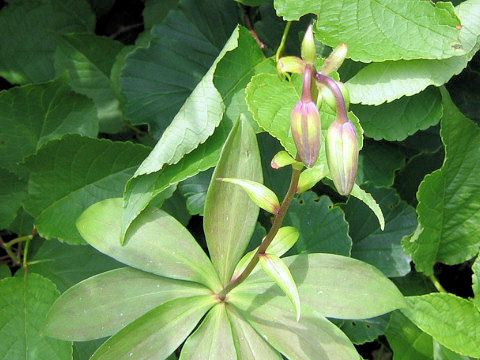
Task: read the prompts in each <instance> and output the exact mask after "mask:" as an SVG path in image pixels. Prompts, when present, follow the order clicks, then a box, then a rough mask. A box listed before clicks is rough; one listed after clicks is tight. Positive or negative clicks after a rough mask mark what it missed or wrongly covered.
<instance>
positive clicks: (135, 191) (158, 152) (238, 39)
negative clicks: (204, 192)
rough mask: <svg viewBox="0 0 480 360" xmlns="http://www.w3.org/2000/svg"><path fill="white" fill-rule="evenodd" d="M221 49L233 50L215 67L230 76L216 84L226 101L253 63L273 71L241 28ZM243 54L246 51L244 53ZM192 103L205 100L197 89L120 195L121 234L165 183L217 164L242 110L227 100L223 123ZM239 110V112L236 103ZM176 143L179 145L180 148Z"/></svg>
mask: <svg viewBox="0 0 480 360" xmlns="http://www.w3.org/2000/svg"><path fill="white" fill-rule="evenodd" d="M225 49H234V50H232V51H230V52H227V53H226V54H225V61H228V63H227V65H223V61H222V60H220V61H219V62H218V69H222V71H221V72H220V74H223V73H224V72H226V73H227V74H228V76H226V75H225V76H223V78H222V81H221V86H220V82H219V85H218V89H219V91H220V95H221V96H222V98H224V101H227V100H228V99H229V96H232V95H233V94H237V93H239V92H240V93H241V92H242V91H243V88H244V87H245V83H246V82H248V81H249V79H250V77H251V76H252V75H253V74H255V72H256V71H257V70H258V69H257V67H260V65H261V64H264V65H265V66H267V65H268V66H269V68H270V69H271V70H273V71H275V68H274V66H272V64H271V62H270V61H268V60H267V59H265V57H264V56H263V54H262V52H261V50H260V48H259V47H258V45H257V43H256V42H255V40H254V39H253V38H252V36H251V35H250V33H249V32H248V31H247V30H246V29H244V28H242V27H239V28H238V30H235V31H234V32H233V34H232V36H231V39H230V40H229V42H227V45H226V48H225ZM245 54H248V55H246V56H243V55H245ZM231 57H240V58H241V61H242V62H243V64H242V66H238V67H237V66H235V67H234V68H231V67H230V66H229V65H230V64H231V62H232V59H231ZM239 70H241V71H239ZM216 74H217V73H215V75H216ZM216 86H217V85H216ZM199 91H200V90H199ZM242 101H243V100H242ZM196 104H197V105H198V104H201V105H202V106H204V104H205V99H204V98H203V97H202V94H201V93H199V94H198V97H196V96H195V94H192V95H191V96H190V98H189V100H187V102H186V103H185V105H184V106H183V108H182V110H181V111H180V112H179V114H177V117H176V119H178V121H177V120H174V121H173V122H172V124H171V125H170V126H169V128H168V130H167V131H166V132H165V134H164V135H163V137H162V139H161V140H160V141H159V143H158V144H157V146H156V147H155V150H154V151H153V152H152V153H151V155H150V156H149V157H148V158H147V159H146V160H145V162H144V163H143V164H142V166H141V168H140V169H139V170H138V171H137V173H136V174H135V177H134V178H133V179H132V180H130V182H129V183H128V185H127V188H126V190H125V194H124V198H125V204H126V209H125V214H124V231H123V233H122V235H123V234H124V233H125V231H126V229H127V228H128V226H130V224H131V222H132V221H133V219H134V218H135V217H136V216H137V215H138V214H139V213H140V212H141V211H142V210H143V209H144V208H145V207H146V206H147V204H148V203H149V201H150V200H151V199H152V198H153V197H154V196H155V195H156V194H158V193H159V192H161V191H163V190H164V189H165V188H166V187H168V185H170V184H172V183H174V182H178V181H181V180H184V179H186V178H188V177H190V176H193V175H195V174H197V173H198V172H200V171H203V170H207V169H209V168H211V167H213V166H215V164H216V163H217V161H218V158H219V155H220V150H221V148H222V146H223V144H224V142H225V139H226V137H227V135H228V133H229V131H230V129H231V124H232V123H233V122H234V121H236V120H237V119H238V116H239V115H240V112H237V111H233V110H234V109H235V106H232V103H227V104H230V106H229V109H230V110H228V111H227V114H226V115H227V117H226V118H225V120H226V119H227V118H228V120H229V121H222V122H221V119H222V116H223V113H219V114H217V115H218V116H212V113H211V112H207V111H199V109H198V106H197V105H196ZM201 109H202V108H200V110H201ZM203 109H204V108H203ZM237 110H239V109H238V107H237ZM229 111H230V112H231V113H229ZM191 112H193V113H195V114H196V115H195V118H192V117H189V118H188V119H191V123H189V125H188V126H185V123H184V121H185V119H186V118H185V117H187V116H189V114H190V113H191ZM188 119H187V120H188ZM219 122H220V125H219V126H218V127H217V128H216V129H215V132H214V134H213V135H212V136H211V137H210V138H208V136H210V135H211V132H208V131H201V132H199V124H205V127H206V128H207V129H211V131H213V129H214V128H215V126H217V125H218V123H219ZM207 138H208V139H207ZM180 143H181V144H183V145H182V146H179V144H180ZM197 147H198V148H197ZM177 149H178V150H177Z"/></svg>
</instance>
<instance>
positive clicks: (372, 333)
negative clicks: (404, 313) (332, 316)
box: [340, 314, 390, 344]
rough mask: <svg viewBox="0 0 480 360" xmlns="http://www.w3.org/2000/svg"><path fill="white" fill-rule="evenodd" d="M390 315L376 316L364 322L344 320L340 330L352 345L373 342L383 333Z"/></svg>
mask: <svg viewBox="0 0 480 360" xmlns="http://www.w3.org/2000/svg"><path fill="white" fill-rule="evenodd" d="M389 319H390V314H386V315H382V316H377V317H374V318H371V319H366V320H353V321H352V320H346V321H345V322H344V323H343V325H342V326H340V329H341V330H342V331H343V332H344V333H345V334H346V335H347V336H348V338H349V339H350V340H351V341H352V342H353V343H354V344H363V343H366V342H371V341H375V339H376V338H378V337H379V336H380V335H383V334H384V333H385V329H386V328H387V324H388V320H389Z"/></svg>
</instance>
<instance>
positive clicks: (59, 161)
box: [25, 135, 149, 244]
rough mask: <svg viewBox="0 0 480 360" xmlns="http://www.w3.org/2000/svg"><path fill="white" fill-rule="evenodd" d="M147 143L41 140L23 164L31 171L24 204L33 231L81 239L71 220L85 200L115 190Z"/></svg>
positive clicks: (144, 152) (86, 204) (111, 194)
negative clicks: (35, 229) (46, 141)
mask: <svg viewBox="0 0 480 360" xmlns="http://www.w3.org/2000/svg"><path fill="white" fill-rule="evenodd" d="M148 150H149V148H147V147H145V146H142V145H138V144H132V143H128V142H112V141H110V140H100V139H91V138H86V137H80V136H77V135H69V136H65V137H63V138H62V139H60V140H56V141H52V142H50V143H48V144H47V145H45V146H43V147H42V148H41V149H40V150H39V151H38V152H37V154H36V155H35V156H32V157H30V158H29V159H28V160H27V162H26V166H27V167H28V168H29V170H30V171H31V173H30V181H29V188H28V191H29V193H28V197H27V199H26V200H25V208H26V209H27V211H28V212H29V213H30V214H31V215H33V216H34V217H35V225H36V226H37V229H38V232H39V234H41V235H42V236H43V237H45V238H47V239H52V238H58V239H60V240H62V241H66V242H68V243H71V244H82V243H84V241H83V240H82V238H81V236H80V234H79V233H78V231H77V229H76V228H75V221H76V220H77V218H78V217H79V216H80V214H81V213H82V212H83V211H84V210H85V209H86V208H88V207H89V206H90V205H92V204H94V203H96V202H98V201H100V200H103V199H108V198H111V197H115V196H121V194H122V191H123V188H124V186H125V184H126V182H127V180H128V178H129V177H130V176H131V175H132V174H133V172H134V171H135V168H136V167H137V166H138V164H139V163H140V162H141V161H142V159H144V158H145V156H147V154H148Z"/></svg>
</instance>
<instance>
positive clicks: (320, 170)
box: [297, 164, 329, 194]
mask: <svg viewBox="0 0 480 360" xmlns="http://www.w3.org/2000/svg"><path fill="white" fill-rule="evenodd" d="M328 173H329V170H328V166H326V165H324V164H321V165H317V166H313V167H311V168H308V169H305V170H303V171H302V173H301V174H300V178H299V179H298V185H297V194H301V193H304V192H305V191H307V190H310V189H311V188H312V187H314V186H315V185H316V184H317V183H318V182H319V181H320V180H322V179H323V178H324V177H325V176H327V175H328Z"/></svg>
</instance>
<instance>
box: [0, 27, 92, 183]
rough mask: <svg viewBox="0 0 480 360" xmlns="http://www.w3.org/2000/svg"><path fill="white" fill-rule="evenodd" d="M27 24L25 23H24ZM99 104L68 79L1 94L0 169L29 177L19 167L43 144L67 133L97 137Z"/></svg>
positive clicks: (22, 87) (16, 88) (28, 86)
mask: <svg viewBox="0 0 480 360" xmlns="http://www.w3.org/2000/svg"><path fill="white" fill-rule="evenodd" d="M22 21H23V20H22ZM97 132H98V118H97V114H96V110H95V105H94V104H93V102H92V101H91V100H90V99H88V98H87V97H85V96H83V95H80V94H76V93H74V92H73V91H72V89H71V88H70V87H69V86H68V85H67V83H66V82H65V80H64V79H62V78H60V79H56V80H53V81H50V82H47V83H42V84H34V85H25V86H21V87H15V88H12V89H10V90H8V91H3V92H1V93H0V133H2V134H9V136H4V137H3V140H2V142H1V143H0V166H1V167H4V168H5V169H9V170H10V171H13V172H15V173H17V174H18V175H21V177H26V172H25V169H24V168H23V167H22V166H21V165H18V163H19V162H21V161H22V160H23V159H24V158H25V157H26V156H27V155H30V154H33V153H34V152H35V151H37V150H38V149H39V148H40V147H41V146H42V145H43V144H45V143H47V142H48V141H50V140H53V139H57V138H60V137H61V136H62V135H65V134H81V135H86V136H96V135H97Z"/></svg>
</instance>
